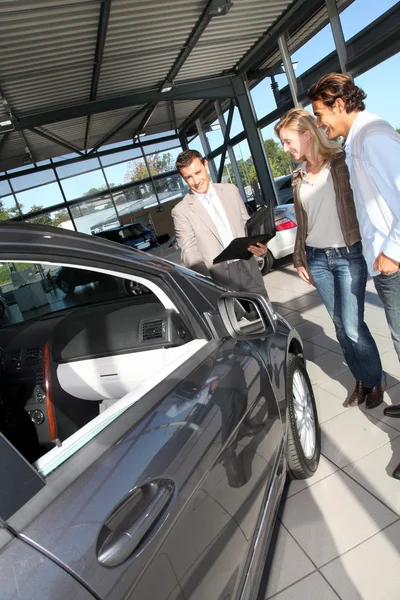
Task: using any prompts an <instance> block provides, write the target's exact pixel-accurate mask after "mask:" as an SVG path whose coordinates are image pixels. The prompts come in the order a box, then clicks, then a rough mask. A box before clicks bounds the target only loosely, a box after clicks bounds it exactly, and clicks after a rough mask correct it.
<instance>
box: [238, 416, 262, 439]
mask: <svg viewBox="0 0 400 600" xmlns="http://www.w3.org/2000/svg"><path fill="white" fill-rule="evenodd" d="M263 429H264V425H263V424H262V423H252V422H251V421H243V423H242V425H241V426H240V428H239V431H238V434H237V437H236V441H237V442H239V441H240V440H241V439H243V438H244V437H247V436H251V435H257V433H260V431H262V430H263Z"/></svg>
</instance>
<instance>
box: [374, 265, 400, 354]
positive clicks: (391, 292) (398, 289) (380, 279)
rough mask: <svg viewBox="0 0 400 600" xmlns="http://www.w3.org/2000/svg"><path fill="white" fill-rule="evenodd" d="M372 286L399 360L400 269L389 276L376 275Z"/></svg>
mask: <svg viewBox="0 0 400 600" xmlns="http://www.w3.org/2000/svg"><path fill="white" fill-rule="evenodd" d="M374 284H375V288H376V291H377V292H378V296H379V298H380V299H381V300H382V303H383V306H384V308H385V313H386V319H387V322H388V325H389V329H390V333H391V334H392V339H393V344H394V347H395V350H396V352H397V356H398V359H399V360H400V269H399V270H398V271H395V273H391V274H390V275H383V274H382V273H381V274H380V275H377V276H376V277H374Z"/></svg>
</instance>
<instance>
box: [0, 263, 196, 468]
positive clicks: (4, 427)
mask: <svg viewBox="0 0 400 600" xmlns="http://www.w3.org/2000/svg"><path fill="white" fill-rule="evenodd" d="M59 268H60V266H59V265H57V266H55V265H52V267H51V271H52V272H56V271H57V269H59ZM38 277H39V276H38ZM14 279H15V278H14ZM88 279H89V280H90V281H91V283H88V284H85V285H81V286H78V287H76V289H75V290H74V292H73V293H72V294H64V292H63V291H62V290H61V289H58V288H57V289H48V288H44V289H48V291H47V292H45V294H44V296H45V297H43V298H42V302H45V300H46V301H48V302H47V304H46V303H45V304H43V306H42V307H30V310H24V308H25V307H26V305H21V306H19V305H18V302H17V303H16V304H17V306H15V304H14V305H10V306H8V307H7V309H6V313H8V314H7V319H8V322H6V323H5V322H4V320H3V321H2V325H3V326H2V328H1V329H0V346H1V348H2V358H1V362H2V364H1V398H0V431H1V433H3V435H4V436H5V437H7V438H8V439H9V441H10V442H11V443H12V444H13V445H14V446H15V447H16V448H17V449H18V450H19V452H21V454H22V455H23V456H24V457H25V458H26V459H27V460H28V461H29V462H30V463H32V464H34V466H35V467H36V468H37V469H38V470H39V471H40V472H41V474H42V475H48V474H49V473H50V472H51V471H52V470H54V469H55V468H56V467H57V466H58V465H59V464H61V463H62V462H64V460H66V459H67V458H68V457H69V456H71V454H72V453H74V452H76V451H77V450H78V449H79V448H80V447H81V446H82V445H83V444H85V443H87V441H88V440H90V439H92V437H93V436H94V435H96V434H97V433H98V432H99V431H101V430H102V429H103V428H104V427H105V426H107V424H109V423H110V422H111V421H112V420H113V419H115V418H117V417H118V416H119V415H120V414H121V413H122V412H123V411H124V410H126V409H127V408H128V407H129V406H131V405H132V404H133V403H134V402H137V401H138V400H140V398H142V397H143V395H144V394H146V393H147V392H148V391H149V390H150V389H152V388H153V387H154V386H155V385H157V383H159V382H160V381H162V380H163V379H164V378H165V377H166V376H167V375H168V374H169V373H171V372H172V371H174V370H175V369H176V368H177V367H178V366H179V365H180V364H182V363H183V362H185V361H186V360H187V359H188V358H189V357H190V356H191V355H192V354H193V353H195V352H196V351H197V350H198V349H199V348H200V347H201V346H202V345H203V344H205V343H206V341H205V340H198V339H194V337H193V335H192V334H191V332H190V329H189V328H188V327H187V326H186V324H185V322H184V321H183V319H182V317H181V315H180V314H179V312H178V311H177V309H176V308H175V307H174V305H173V304H172V302H171V301H170V300H169V299H168V298H166V296H165V293H164V292H163V291H162V290H161V289H159V288H158V286H156V285H155V284H154V283H153V282H147V281H146V283H147V286H148V287H145V286H143V279H142V278H137V280H138V281H139V282H140V284H141V285H142V286H143V290H142V293H141V294H139V295H132V294H129V292H128V290H129V289H130V288H129V287H127V286H126V285H125V281H126V280H125V279H122V278H120V277H115V276H114V275H111V274H110V275H108V282H109V285H106V277H105V276H104V274H103V276H102V278H101V279H100V281H99V278H98V277H97V278H96V277H89V278H88ZM132 279H135V278H132ZM48 280H49V278H48V277H47V278H46V281H48ZM11 285H13V284H11ZM22 286H23V287H28V288H29V283H28V284H22ZM9 287H10V286H9ZM150 288H151V289H150ZM3 289H4V286H3ZM25 291H29V290H25ZM15 296H16V298H17V300H18V294H15ZM38 302H39V301H38V300H36V303H38ZM21 309H22V310H21Z"/></svg>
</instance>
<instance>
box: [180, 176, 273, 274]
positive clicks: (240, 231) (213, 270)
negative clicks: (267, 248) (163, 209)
mask: <svg viewBox="0 0 400 600" xmlns="http://www.w3.org/2000/svg"><path fill="white" fill-rule="evenodd" d="M213 187H214V189H215V191H216V193H217V194H218V197H219V199H220V201H221V204H222V206H223V207H224V210H225V214H226V217H227V219H228V221H229V224H230V226H231V229H232V233H233V237H235V238H236V237H243V236H246V235H247V233H246V221H247V220H248V218H249V216H248V214H247V210H246V207H245V205H244V202H243V200H242V197H241V196H240V194H239V190H238V189H237V187H236V186H234V185H231V184H230V183H213ZM171 214H172V218H173V221H174V227H175V232H176V239H177V242H178V246H179V248H180V249H181V256H182V262H183V264H184V265H185V266H186V267H188V268H190V269H193V270H194V271H197V272H199V273H203V274H204V275H211V276H212V277H213V278H214V279H216V280H220V281H221V277H220V276H219V274H221V271H224V270H227V268H228V267H227V263H220V264H218V265H213V259H214V258H215V257H216V256H218V254H220V253H221V252H222V250H223V249H224V246H223V244H222V241H221V238H220V237H219V235H218V231H217V228H216V227H215V225H214V222H213V221H212V219H211V217H210V216H209V214H208V212H207V211H206V209H205V208H204V206H203V204H202V203H201V201H200V200H199V198H198V197H197V196H196V194H193V193H192V192H190V193H189V194H186V196H185V197H184V198H183V200H182V201H181V202H179V204H177V205H176V206H175V207H174V208H173V210H172V212H171ZM243 264H244V266H245V268H246V269H247V270H248V272H249V273H250V274H251V275H252V277H253V278H254V277H255V278H256V281H257V282H259V281H261V284H262V278H261V275H260V273H259V269H258V266H257V263H256V261H255V259H254V258H251V259H250V260H248V261H243ZM224 279H226V278H224V277H223V278H222V280H224ZM262 285H263V284H262Z"/></svg>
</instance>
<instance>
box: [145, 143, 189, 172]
mask: <svg viewBox="0 0 400 600" xmlns="http://www.w3.org/2000/svg"><path fill="white" fill-rule="evenodd" d="M181 152H182V149H181V148H173V149H172V150H168V152H156V153H155V154H148V155H147V156H146V160H147V163H148V165H149V169H150V173H151V174H152V175H153V177H154V175H158V174H159V173H166V172H167V171H175V162H176V159H177V158H178V155H179V154H180V153H181Z"/></svg>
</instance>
